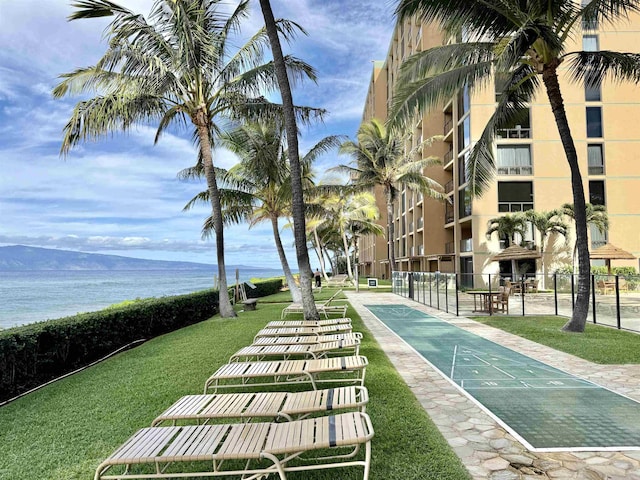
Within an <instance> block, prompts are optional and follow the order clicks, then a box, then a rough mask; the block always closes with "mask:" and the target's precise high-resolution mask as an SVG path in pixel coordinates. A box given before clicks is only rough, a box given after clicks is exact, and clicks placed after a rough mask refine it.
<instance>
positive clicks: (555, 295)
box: [553, 273, 558, 317]
mask: <svg viewBox="0 0 640 480" xmlns="http://www.w3.org/2000/svg"><path fill="white" fill-rule="evenodd" d="M553 303H554V304H555V307H556V317H557V316H558V274H557V273H554V274H553Z"/></svg>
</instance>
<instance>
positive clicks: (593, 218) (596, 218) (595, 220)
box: [561, 203, 609, 259]
mask: <svg viewBox="0 0 640 480" xmlns="http://www.w3.org/2000/svg"><path fill="white" fill-rule="evenodd" d="M561 212H562V214H563V215H566V216H567V217H568V218H569V219H571V220H572V221H574V222H575V218H576V215H575V208H574V206H573V205H572V204H571V203H565V204H563V205H562V208H561ZM585 216H586V220H587V225H593V226H594V227H596V228H597V229H598V231H599V232H600V233H601V234H602V235H604V234H605V233H607V230H609V216H608V215H607V209H606V208H605V206H604V205H593V204H592V203H587V204H586V206H585ZM577 249H578V241H577V239H576V242H575V243H574V245H573V254H572V255H571V257H572V258H574V259H575V255H576V251H577Z"/></svg>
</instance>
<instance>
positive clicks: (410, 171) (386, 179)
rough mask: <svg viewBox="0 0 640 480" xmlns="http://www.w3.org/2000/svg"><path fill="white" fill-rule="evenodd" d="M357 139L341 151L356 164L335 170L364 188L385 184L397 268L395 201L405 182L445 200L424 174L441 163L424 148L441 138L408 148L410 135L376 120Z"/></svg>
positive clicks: (364, 126) (390, 249)
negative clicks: (426, 154) (388, 127)
mask: <svg viewBox="0 0 640 480" xmlns="http://www.w3.org/2000/svg"><path fill="white" fill-rule="evenodd" d="M356 137H357V141H356V142H353V141H346V142H344V143H343V144H342V146H341V147H340V152H341V153H344V154H347V155H350V156H351V157H352V158H353V162H352V165H339V166H337V167H334V168H333V169H332V170H335V171H339V172H343V173H347V174H349V175H350V178H351V179H352V181H353V184H354V185H355V186H356V187H357V188H359V189H362V190H372V189H373V188H374V187H376V186H381V187H382V191H383V194H384V197H385V201H386V205H387V243H388V258H389V267H390V268H391V270H392V271H393V270H394V269H395V266H396V257H395V252H394V248H393V239H394V238H395V237H394V223H393V221H394V203H395V201H396V199H397V198H398V195H399V192H400V185H402V184H404V185H406V186H407V187H408V188H410V189H411V190H414V191H416V192H421V193H422V194H423V195H424V196H425V197H430V198H435V199H438V200H444V198H445V195H444V193H443V192H444V189H443V188H442V186H441V185H440V184H439V183H438V182H436V181H435V180H433V179H431V178H429V177H427V176H426V175H424V174H423V170H424V169H425V168H427V167H430V166H433V165H436V164H438V163H440V160H439V159H438V158H437V157H427V158H422V151H423V149H424V148H425V147H428V146H430V145H431V144H432V143H433V142H434V141H436V140H439V139H440V137H432V138H430V139H427V140H425V141H423V142H422V143H420V144H419V145H417V146H416V147H414V148H412V149H411V150H409V151H406V149H405V145H406V143H407V141H408V140H410V138H411V137H410V134H400V133H398V132H396V131H395V130H389V129H387V128H386V127H385V126H384V125H383V124H382V123H381V122H380V121H378V120H376V119H373V120H370V121H368V122H365V123H363V124H362V125H360V128H359V129H358V133H357V135H356Z"/></svg>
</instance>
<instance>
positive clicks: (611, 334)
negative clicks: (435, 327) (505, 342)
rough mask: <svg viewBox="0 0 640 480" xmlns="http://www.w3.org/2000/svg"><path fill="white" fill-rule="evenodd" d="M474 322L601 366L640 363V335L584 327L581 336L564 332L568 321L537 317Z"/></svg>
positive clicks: (480, 318)
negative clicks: (562, 329)
mask: <svg viewBox="0 0 640 480" xmlns="http://www.w3.org/2000/svg"><path fill="white" fill-rule="evenodd" d="M473 319H474V320H476V321H478V322H481V323H484V324H486V325H490V326H492V327H496V328H500V329H501V330H504V331H506V332H509V333H513V334H515V335H519V336H520V337H524V338H528V339H529V340H533V341H534V342H537V343H541V344H543V345H547V346H549V347H551V348H555V349H556V350H560V351H562V352H567V353H570V354H572V355H575V356H577V357H580V358H584V359H585V360H589V361H591V362H595V363H602V364H624V363H640V335H638V334H636V333H631V332H625V331H622V330H616V329H614V328H610V327H601V326H599V325H593V324H591V323H587V326H586V330H585V332H584V333H568V332H563V331H561V330H560V328H561V327H562V326H563V325H564V324H565V323H567V319H566V318H563V317H556V316H539V317H520V316H517V317H502V316H500V317H498V316H495V317H473Z"/></svg>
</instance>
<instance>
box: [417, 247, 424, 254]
mask: <svg viewBox="0 0 640 480" xmlns="http://www.w3.org/2000/svg"><path fill="white" fill-rule="evenodd" d="M418 255H424V245H418Z"/></svg>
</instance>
